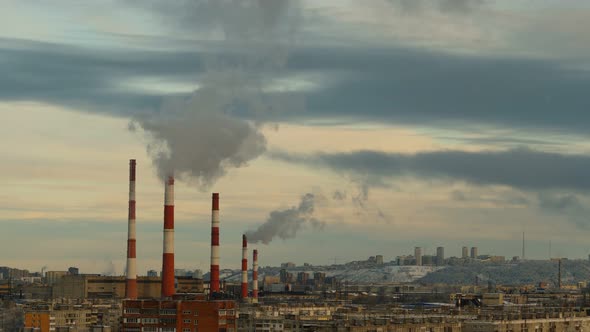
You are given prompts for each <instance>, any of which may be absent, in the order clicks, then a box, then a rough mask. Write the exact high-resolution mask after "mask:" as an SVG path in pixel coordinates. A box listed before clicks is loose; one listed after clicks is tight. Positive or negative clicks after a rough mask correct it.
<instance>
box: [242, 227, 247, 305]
mask: <svg viewBox="0 0 590 332" xmlns="http://www.w3.org/2000/svg"><path fill="white" fill-rule="evenodd" d="M242 298H243V299H245V298H248V240H247V239H246V235H245V234H244V235H242Z"/></svg>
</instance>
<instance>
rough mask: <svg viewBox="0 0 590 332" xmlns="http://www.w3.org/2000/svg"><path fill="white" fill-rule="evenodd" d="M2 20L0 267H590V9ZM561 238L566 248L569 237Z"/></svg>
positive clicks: (120, 10)
mask: <svg viewBox="0 0 590 332" xmlns="http://www.w3.org/2000/svg"><path fill="white" fill-rule="evenodd" d="M2 8H3V10H2V11H0V115H1V119H2V121H0V135H1V136H0V153H1V154H2V162H1V163H0V184H1V185H2V192H0V227H1V229H2V231H1V232H0V265H8V266H15V267H21V268H28V269H32V270H36V271H38V270H40V269H41V267H42V266H47V267H48V269H50V270H58V269H65V268H67V267H69V266H78V267H80V268H81V269H82V270H83V271H84V272H98V273H101V272H110V273H116V274H121V273H123V270H124V263H125V248H126V237H127V234H126V232H127V195H128V193H127V190H128V183H127V181H128V161H129V159H131V158H135V159H137V163H138V171H137V181H138V182H137V223H138V239H137V240H138V244H137V248H138V269H139V272H140V273H141V274H143V273H145V271H146V270H147V269H157V270H159V269H160V266H161V250H162V249H161V248H162V234H161V229H162V214H163V213H162V210H163V209H162V205H163V185H162V182H161V179H162V178H163V177H164V176H166V175H167V174H169V173H171V172H174V174H175V176H176V178H177V179H178V181H177V185H176V265H177V267H179V268H190V269H195V268H201V269H203V270H205V271H206V270H208V268H207V266H208V263H209V261H208V260H209V255H210V252H209V234H210V197H211V192H219V193H220V196H221V210H222V211H221V218H222V224H221V225H222V229H221V244H222V250H221V255H222V260H221V265H222V268H237V267H238V266H239V264H240V254H241V252H240V248H239V246H240V244H241V241H240V240H241V234H242V233H244V232H248V234H250V235H251V237H252V239H256V240H258V241H259V243H257V244H255V245H252V246H256V247H257V248H258V249H259V251H260V260H261V265H263V266H264V265H276V264H279V263H281V262H285V261H294V262H297V263H300V264H301V263H303V262H309V263H314V264H327V263H333V262H334V261H338V262H344V261H346V260H353V259H365V258H367V257H368V256H371V255H375V254H382V255H384V258H385V260H392V259H394V258H395V256H397V255H401V254H408V253H411V252H412V251H413V247H414V246H422V247H424V249H423V250H424V251H425V252H426V253H433V252H434V251H435V248H436V247H437V246H444V247H445V249H446V255H447V256H453V255H460V249H461V246H464V245H465V246H478V247H479V252H480V253H482V254H486V253H489V254H497V255H505V256H507V257H512V256H515V255H520V251H521V236H522V232H523V231H524V232H526V237H527V256H528V258H537V259H544V258H547V257H548V256H549V254H550V252H549V248H550V247H551V248H552V251H551V255H552V256H554V257H557V256H567V257H570V258H583V257H587V255H588V254H589V253H590V244H588V242H587V238H588V236H589V235H590V218H589V217H588V216H589V215H590V214H589V210H590V207H589V203H590V176H589V175H588V172H590V141H589V136H590V135H589V133H590V131H589V129H588V126H589V125H590V97H589V96H590V91H589V88H590V60H589V59H590V35H589V34H588V33H587V31H589V30H590V26H589V24H590V23H589V22H590V4H589V2H587V1H583V0H580V1H575V0H566V1H557V0H556V1H549V0H534V1H533V0H521V1H513V0H506V1H499V0H498V1H493V0H472V1H469V0H439V1H436V0H433V1H430V0H424V1H423V0H370V1H344V0H338V1H335V0H334V1H331V0H324V1H301V2H296V1H290V2H286V1H272V0H265V1H263V0H261V1H180V0H179V1H155V0H154V1H134V0H127V1H124V0H121V1H114V0H112V1H95V2H88V1H85V2H80V1H68V0H63V1H59V2H56V1H21V0H18V1H17V0H3V1H2ZM550 243H551V245H550Z"/></svg>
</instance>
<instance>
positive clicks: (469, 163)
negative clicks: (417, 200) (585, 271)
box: [270, 148, 590, 191]
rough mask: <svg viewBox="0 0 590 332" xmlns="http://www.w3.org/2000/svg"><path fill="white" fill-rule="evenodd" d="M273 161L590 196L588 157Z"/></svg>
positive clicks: (505, 154) (465, 155) (381, 156)
mask: <svg viewBox="0 0 590 332" xmlns="http://www.w3.org/2000/svg"><path fill="white" fill-rule="evenodd" d="M270 157H271V158H274V159H278V160H282V161H286V162H291V163H300V164H304V165H311V166H323V167H326V168H329V169H332V170H334V171H337V172H341V173H344V174H352V175H371V176H374V177H381V178H383V179H387V178H393V177H400V176H411V177H417V178H421V179H426V180H442V181H464V182H467V183H472V184H477V185H506V186H511V187H514V188H519V189H525V190H546V189H569V190H579V191H589V190H590V176H589V175H588V169H590V157H589V156H586V155H567V154H559V153H549V152H541V151H535V150H531V149H527V148H518V149H510V150H504V151H482V152H466V151H453V150H443V151H434V152H421V153H416V154H399V153H385V152H378V151H356V152H350V153H316V154H312V155H296V154H289V153H286V152H281V151H275V152H272V153H271V154H270Z"/></svg>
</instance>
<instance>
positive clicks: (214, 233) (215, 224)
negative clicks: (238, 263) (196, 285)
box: [209, 193, 219, 294]
mask: <svg viewBox="0 0 590 332" xmlns="http://www.w3.org/2000/svg"><path fill="white" fill-rule="evenodd" d="M209 288H210V291H211V294H213V293H219V194H218V193H213V197H212V208H211V276H210V281H209Z"/></svg>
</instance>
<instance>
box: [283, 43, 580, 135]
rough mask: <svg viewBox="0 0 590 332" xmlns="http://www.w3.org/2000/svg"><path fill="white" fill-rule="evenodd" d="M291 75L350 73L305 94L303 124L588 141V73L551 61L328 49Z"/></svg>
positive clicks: (298, 59)
mask: <svg viewBox="0 0 590 332" xmlns="http://www.w3.org/2000/svg"><path fill="white" fill-rule="evenodd" d="M290 64H291V66H292V68H300V69H307V70H309V69H317V70H320V68H322V69H323V70H324V71H326V72H327V73H328V75H329V73H330V72H331V71H332V72H334V73H348V75H344V76H343V77H344V78H342V79H341V80H339V81H337V82H335V83H334V84H332V85H329V86H326V87H323V88H322V89H320V90H318V91H312V92H310V93H308V94H307V100H308V105H309V109H310V110H312V112H313V113H312V112H309V113H311V114H309V113H308V114H301V117H302V118H303V119H305V117H306V116H307V117H310V118H313V117H319V118H327V119H330V118H338V119H349V120H351V121H358V120H361V121H363V120H364V121H379V122H390V123H397V124H399V123H408V124H418V125H425V124H427V125H429V126H443V127H444V126H447V127H451V128H458V129H461V130H474V128H473V125H484V126H494V125H495V126H498V127H508V128H511V129H516V128H529V129H539V128H553V129H558V130H562V131H566V132H568V133H570V132H571V130H574V131H575V132H578V133H581V134H584V135H586V134H587V129H586V126H585V123H588V122H590V113H588V112H587V111H586V110H587V109H588V108H589V107H590V99H589V98H588V97H587V86H589V85H590V72H584V71H575V70H571V69H567V68H564V66H563V64H562V63H560V62H556V61H548V60H533V59H523V58H520V59H518V58H508V57H496V58H494V57H483V56H480V57H469V56H457V55H454V56H453V55H445V54H440V53H433V52H427V51H418V50H412V49H399V48H398V49H381V50H378V49H367V50H360V49H333V50H328V49H325V50H319V49H318V50H314V51H313V55H312V53H302V54H299V55H294V56H293V58H292V61H291V62H290Z"/></svg>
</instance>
